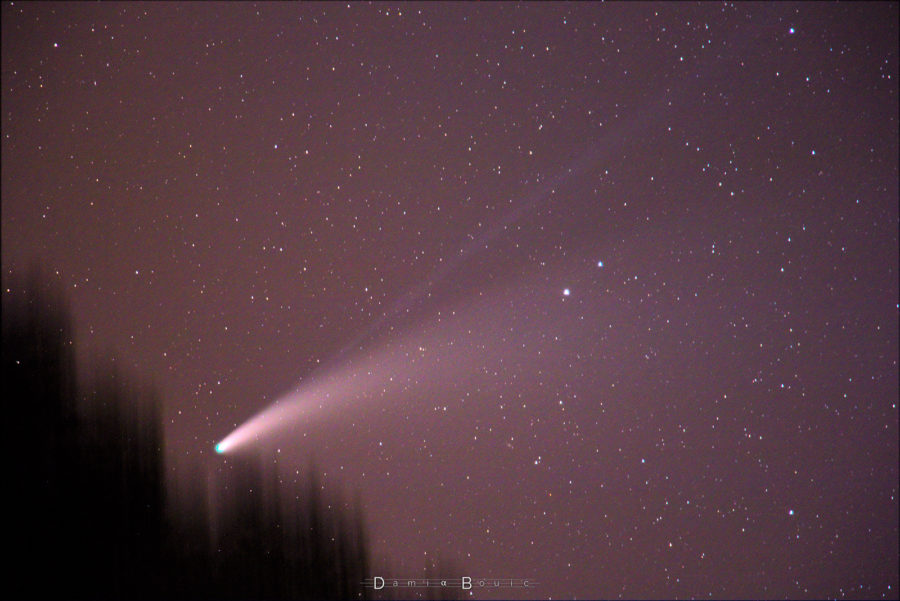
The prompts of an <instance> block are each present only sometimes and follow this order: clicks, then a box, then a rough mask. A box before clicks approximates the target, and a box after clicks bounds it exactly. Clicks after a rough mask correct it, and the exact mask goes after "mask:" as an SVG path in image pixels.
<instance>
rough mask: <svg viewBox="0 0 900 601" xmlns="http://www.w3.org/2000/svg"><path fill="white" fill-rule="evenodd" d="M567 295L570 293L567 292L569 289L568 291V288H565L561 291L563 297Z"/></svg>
mask: <svg viewBox="0 0 900 601" xmlns="http://www.w3.org/2000/svg"><path fill="white" fill-rule="evenodd" d="M569 293H570V292H569V289H568V288H566V289H564V290H563V296H569Z"/></svg>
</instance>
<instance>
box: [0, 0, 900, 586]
mask: <svg viewBox="0 0 900 601" xmlns="http://www.w3.org/2000/svg"><path fill="white" fill-rule="evenodd" d="M2 11H3V12H2V19H3V24H2V28H3V39H2V54H3V57H2V106H3V126H2V127H3V133H2V153H3V154H2V157H3V159H2V163H3V170H2V182H3V183H2V207H3V214H2V240H3V253H2V267H3V272H4V275H5V276H12V275H16V274H22V273H24V272H26V271H27V269H28V266H29V264H30V263H31V262H38V263H39V264H41V265H42V266H43V267H44V268H45V269H46V271H47V272H48V273H49V274H51V276H52V277H53V278H54V279H55V280H56V281H57V282H58V283H59V284H60V285H61V286H62V287H64V289H65V290H66V292H67V294H68V296H69V299H70V301H71V304H72V309H73V312H74V316H75V320H76V322H75V325H76V329H77V334H78V338H77V345H78V350H79V353H82V354H84V355H85V356H86V357H87V356H90V355H91V353H94V352H96V351H98V350H99V351H106V350H110V349H112V350H113V351H114V352H115V355H116V362H117V363H118V364H120V365H122V366H124V367H125V368H127V369H129V370H132V371H133V372H135V373H138V374H141V375H142V376H143V377H145V378H147V379H150V380H152V381H153V383H154V385H155V386H156V387H157V388H158V389H159V390H160V394H161V396H162V398H163V403H164V406H163V416H164V431H165V437H166V439H165V440H166V443H165V444H166V448H165V453H166V460H167V474H168V478H169V481H170V485H171V486H172V487H173V488H178V487H190V486H192V480H191V477H190V475H189V474H190V473H193V472H191V468H190V466H196V465H202V466H203V469H205V470H209V471H211V472H214V473H215V472H219V471H223V470H228V469H230V468H229V465H230V464H229V459H228V457H227V455H226V457H224V458H223V457H222V456H220V455H218V454H217V453H216V452H215V445H216V444H217V443H218V442H219V441H221V440H222V439H223V438H224V437H225V436H226V435H228V434H229V433H230V432H232V431H233V430H234V429H235V428H237V427H238V426H240V425H241V424H242V423H244V422H245V421H246V420H248V419H251V418H252V417H253V416H254V415H256V414H258V413H259V412H261V411H263V410H265V409H266V408H267V407H269V406H270V404H271V403H272V402H273V401H275V400H276V399H279V398H281V397H282V396H283V395H285V394H289V393H291V391H302V390H306V389H305V388H304V386H305V385H307V384H308V385H309V386H312V387H313V388H314V387H316V386H318V388H316V390H317V391H318V392H317V395H318V396H315V398H312V397H310V398H312V400H311V401H308V403H309V414H308V415H310V416H311V417H309V419H301V420H297V421H296V423H292V424H287V425H286V426H285V427H284V428H282V429H281V430H279V431H278V432H274V433H272V435H271V436H269V437H266V438H265V439H264V440H261V441H260V444H259V445H258V446H259V448H258V451H259V452H260V453H262V454H263V456H265V457H266V458H267V459H266V461H269V462H271V463H273V464H275V465H276V466H277V469H278V473H279V475H280V477H281V478H282V479H284V480H291V479H292V478H295V477H297V476H299V474H300V473H301V472H302V470H304V469H305V468H306V466H307V465H308V463H309V461H310V458H315V461H316V463H317V465H318V466H319V467H320V468H321V469H322V471H323V472H324V478H323V486H324V487H335V488H342V489H345V490H352V491H358V492H359V493H360V498H361V499H362V502H363V506H364V511H365V514H366V517H367V521H368V524H369V526H370V528H371V534H372V543H373V545H374V547H375V549H376V550H377V551H378V552H379V553H382V554H384V555H386V556H389V557H390V558H391V559H392V560H393V561H394V562H395V563H394V565H395V566H396V569H397V572H398V573H397V574H391V576H393V575H396V576H407V575H413V574H418V575H420V573H421V570H422V567H423V566H424V565H425V563H426V562H427V561H430V560H434V559H435V558H442V559H445V560H448V561H451V562H452V563H453V565H456V566H459V568H460V569H461V570H462V571H463V572H465V573H467V574H469V575H471V576H476V577H477V576H484V577H488V576H490V577H506V578H534V579H535V580H537V581H539V582H540V584H539V586H538V587H537V588H536V589H535V590H534V591H516V594H517V595H518V594H519V593H521V595H522V596H524V597H528V598H546V597H552V598H559V597H564V598H565V597H581V598H584V597H593V598H615V597H624V598H647V597H655V598H658V597H713V598H749V597H754V598H784V597H789V598H801V597H802V598H809V597H813V598H823V597H829V598H845V597H846V598H882V597H883V598H895V599H896V598H898V569H897V557H898V542H897V541H898V463H897V454H898V413H897V402H898V371H897V370H898V308H900V305H898V263H897V254H898V130H897V115H898V89H897V78H898V30H897V21H898V14H897V13H898V10H897V5H896V4H888V3H881V4H868V3H865V4H863V3H852V4H828V5H826V4H818V3H800V4H791V3H772V4H743V3H737V4H731V3H725V4H713V3H699V4H687V3H613V4H611V5H610V4H604V5H601V4H599V3H576V4H564V3H537V4H528V3H526V4H508V3H487V4H469V3H461V4H440V3H422V4H418V3H401V4H382V3H375V4H361V3H350V4H347V3H325V4H318V3H299V4H296V3H275V4H267V3H258V4H250V3H234V4H232V3H229V4H219V3H199V4H180V3H150V4H145V3H126V4H108V3H102V4H87V3H72V4H59V3H18V2H15V3H9V2H8V3H4V4H3V8H2ZM3 293H4V294H14V293H15V291H14V290H10V289H5V290H4V291H3ZM310 389H312V388H310ZM298 394H299V393H298ZM453 576H454V577H458V575H455V574H454V575H453ZM508 595H509V593H508V591H507V592H505V593H504V594H503V595H502V596H504V597H505V596H508ZM476 596H480V597H490V596H491V594H489V593H485V592H478V593H477V594H476Z"/></svg>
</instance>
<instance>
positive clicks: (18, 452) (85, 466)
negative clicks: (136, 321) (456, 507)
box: [2, 271, 382, 599]
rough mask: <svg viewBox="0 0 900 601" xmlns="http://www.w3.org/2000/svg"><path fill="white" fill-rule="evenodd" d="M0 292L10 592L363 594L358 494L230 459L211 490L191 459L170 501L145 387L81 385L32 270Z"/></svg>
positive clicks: (65, 327) (112, 373) (63, 320)
mask: <svg viewBox="0 0 900 601" xmlns="http://www.w3.org/2000/svg"><path fill="white" fill-rule="evenodd" d="M3 289H4V292H3V349H2V351H3V357H2V360H3V399H4V402H5V404H6V415H5V416H4V417H5V419H4V420H2V421H3V426H2V427H3V444H4V446H5V448H4V450H5V451H6V452H5V453H4V454H3V457H4V462H5V464H6V465H5V470H4V473H5V474H6V477H7V479H8V480H7V491H8V492H7V495H6V496H7V500H8V502H7V520H6V521H7V525H6V528H5V529H4V539H5V543H6V547H7V549H9V550H10V551H11V556H12V559H11V560H8V563H7V567H8V568H9V569H8V570H7V573H8V574H9V576H8V578H7V582H6V585H7V587H6V593H7V594H8V595H9V596H10V597H16V598H51V597H52V598H70V599H86V598H91V599H98V598H99V599H103V598H117V599H119V598H131V599H136V598H147V599H158V598H179V599H200V598H209V599H302V598H317V599H349V598H363V597H367V596H369V595H371V594H372V593H371V591H370V590H367V589H365V588H363V587H362V586H361V583H362V581H363V580H364V579H365V578H366V577H367V576H370V575H371V574H370V559H369V552H368V550H367V539H366V534H365V528H364V524H363V517H362V513H361V510H360V505H359V502H358V500H357V502H355V503H353V504H350V503H346V502H344V501H343V500H342V499H341V498H340V496H338V495H331V496H326V495H325V494H324V492H323V490H322V487H321V486H320V483H319V481H318V479H317V477H316V475H315V474H316V472H315V469H314V468H312V469H309V470H308V478H307V480H306V482H305V484H303V485H301V486H300V489H299V490H295V489H290V490H289V487H285V486H284V485H283V484H281V483H280V482H279V481H278V480H277V478H278V474H277V472H276V471H273V470H268V471H265V470H262V469H260V466H259V465H256V464H254V463H253V462H252V459H241V458H237V459H235V458H229V459H228V460H227V461H228V462H229V463H230V469H226V470H220V471H215V472H213V478H212V481H211V483H208V482H207V480H206V478H205V477H204V476H203V469H202V468H200V467H196V468H194V469H196V471H197V476H198V477H197V478H195V481H196V482H197V486H196V487H195V488H193V489H192V490H191V491H188V493H187V494H183V495H181V496H179V497H177V498H169V502H168V504H167V503H166V490H165V486H164V478H163V455H162V434H161V423H162V422H161V419H160V404H159V401H158V398H157V397H156V395H155V394H154V392H153V391H152V390H150V389H148V388H146V387H138V386H135V385H134V384H133V383H131V382H129V381H128V379H127V378H126V377H124V376H123V375H122V373H121V371H120V370H118V369H114V368H112V367H96V366H94V368H93V369H94V373H93V375H92V376H91V377H90V378H88V379H87V380H88V382H87V383H82V384H79V383H78V380H77V373H78V371H77V369H76V361H75V353H74V341H73V339H72V324H71V321H70V319H69V317H68V312H67V310H66V307H65V303H64V301H63V297H62V295H61V294H60V293H59V292H58V291H54V290H53V289H51V288H48V287H47V286H45V285H44V284H43V283H42V282H41V278H40V276H39V275H38V273H37V271H33V272H32V275H30V276H29V278H28V281H27V282H24V283H20V282H12V281H7V282H5V283H4V286H3ZM109 365H112V363H110V364H109ZM264 474H268V476H264ZM208 487H212V488H213V490H209V489H208ZM208 495H212V497H210V496H208ZM210 498H214V499H215V503H214V504H213V503H209V502H208V501H209V499H210ZM166 507H168V508H169V510H166ZM378 596H382V595H378Z"/></svg>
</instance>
